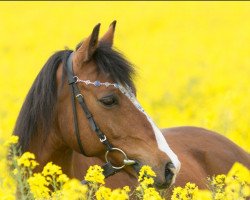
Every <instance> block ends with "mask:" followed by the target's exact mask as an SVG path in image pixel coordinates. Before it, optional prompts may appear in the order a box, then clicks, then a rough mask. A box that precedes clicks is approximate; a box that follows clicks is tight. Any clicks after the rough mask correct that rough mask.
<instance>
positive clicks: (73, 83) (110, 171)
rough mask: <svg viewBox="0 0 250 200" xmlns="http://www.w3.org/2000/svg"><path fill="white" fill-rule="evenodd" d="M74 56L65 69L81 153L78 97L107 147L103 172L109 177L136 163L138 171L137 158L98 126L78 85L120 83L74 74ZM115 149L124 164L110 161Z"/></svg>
mask: <svg viewBox="0 0 250 200" xmlns="http://www.w3.org/2000/svg"><path fill="white" fill-rule="evenodd" d="M72 57H73V53H71V54H70V55H69V56H68V58H67V62H66V68H65V69H66V71H67V77H68V84H69V85H70V87H71V94H72V97H71V98H72V108H73V116H74V133H75V135H76V138H77V142H78V146H79V149H80V151H81V153H82V154H83V155H86V154H85V153H84V150H83V145H82V142H81V138H80V132H79V126H78V118H77V112H76V99H77V101H78V103H79V104H80V106H81V108H82V110H83V112H84V114H85V116H86V118H87V119H88V122H89V125H90V127H91V129H92V130H93V131H94V132H95V133H96V135H97V136H98V138H99V140H100V142H101V143H102V144H104V146H105V147H106V153H105V160H106V163H105V164H104V165H103V166H102V168H103V170H104V171H103V174H104V176H105V178H107V177H109V176H111V175H114V174H115V173H117V172H118V171H119V170H121V169H122V168H124V167H125V166H127V165H134V168H135V169H136V171H138V166H136V165H138V162H137V161H135V160H130V159H128V157H127V155H126V153H125V152H124V151H123V150H121V149H119V148H115V147H113V146H112V144H111V143H110V142H109V141H108V139H107V137H106V135H105V134H104V133H103V132H102V131H101V130H100V128H99V127H98V126H97V124H96V122H95V120H94V118H93V116H92V114H91V113H90V111H89V109H88V107H87V105H86V103H85V100H84V97H83V95H82V94H81V92H80V90H79V88H78V87H77V83H78V82H84V83H86V85H88V84H93V85H94V86H100V85H105V86H106V87H108V86H109V85H113V86H114V87H118V84H117V83H115V84H111V83H108V82H105V83H100V82H99V81H95V82H90V81H89V80H88V81H82V80H80V79H79V78H78V77H77V76H75V75H74V72H73V62H72ZM114 151H116V152H118V153H120V154H122V156H123V157H124V159H123V164H122V165H121V166H114V165H113V164H112V163H111V162H110V161H109V156H108V155H109V153H110V152H114ZM82 183H86V182H85V181H82Z"/></svg>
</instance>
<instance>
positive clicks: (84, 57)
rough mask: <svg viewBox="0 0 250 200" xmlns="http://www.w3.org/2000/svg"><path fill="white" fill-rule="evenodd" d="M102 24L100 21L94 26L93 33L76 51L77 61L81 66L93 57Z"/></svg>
mask: <svg viewBox="0 0 250 200" xmlns="http://www.w3.org/2000/svg"><path fill="white" fill-rule="evenodd" d="M100 25H101V24H100V23H99V24H97V25H96V26H95V27H94V29H93V31H92V33H91V35H90V36H89V37H88V38H87V39H85V40H84V41H83V42H82V44H81V46H80V47H79V48H78V49H77V50H76V52H75V61H76V62H77V64H79V65H80V66H82V64H83V63H84V62H87V61H89V60H90V59H91V57H92V55H93V53H94V52H95V50H96V48H97V45H98V36H99V30H100Z"/></svg>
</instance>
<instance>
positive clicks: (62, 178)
mask: <svg viewBox="0 0 250 200" xmlns="http://www.w3.org/2000/svg"><path fill="white" fill-rule="evenodd" d="M68 180H69V178H68V177H67V175H66V174H60V175H59V176H58V178H57V182H59V183H66V182H67V181H68Z"/></svg>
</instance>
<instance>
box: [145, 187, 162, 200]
mask: <svg viewBox="0 0 250 200" xmlns="http://www.w3.org/2000/svg"><path fill="white" fill-rule="evenodd" d="M143 200H163V198H162V197H161V196H160V194H159V193H158V192H157V191H156V190H155V188H152V187H149V188H146V189H145V190H144V195H143Z"/></svg>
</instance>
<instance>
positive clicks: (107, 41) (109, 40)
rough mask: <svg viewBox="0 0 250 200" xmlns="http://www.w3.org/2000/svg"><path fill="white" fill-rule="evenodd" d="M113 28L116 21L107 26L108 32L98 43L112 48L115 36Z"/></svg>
mask: <svg viewBox="0 0 250 200" xmlns="http://www.w3.org/2000/svg"><path fill="white" fill-rule="evenodd" d="M115 26H116V20H115V21H113V22H112V23H111V24H110V25H109V29H108V31H107V32H106V33H105V34H104V35H103V36H102V38H101V39H100V42H103V43H105V44H107V45H109V46H110V47H112V45H113V40H114V34H115Z"/></svg>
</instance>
